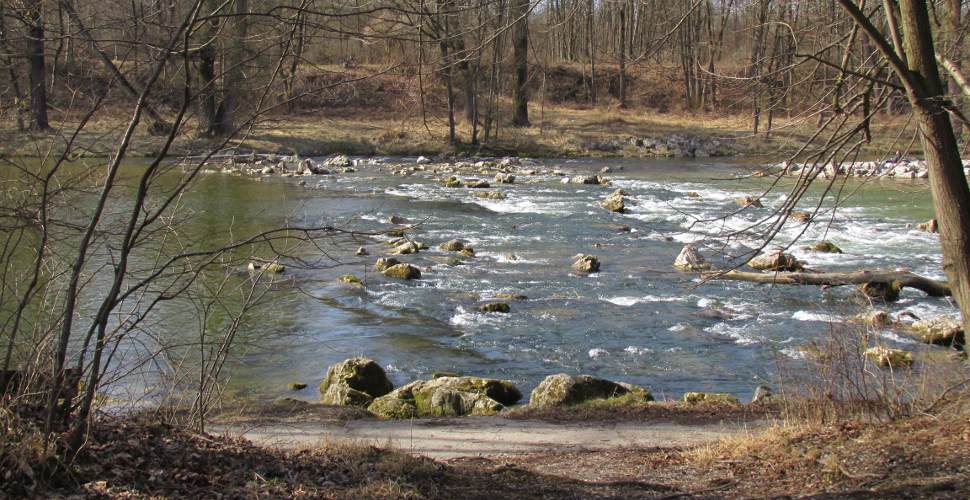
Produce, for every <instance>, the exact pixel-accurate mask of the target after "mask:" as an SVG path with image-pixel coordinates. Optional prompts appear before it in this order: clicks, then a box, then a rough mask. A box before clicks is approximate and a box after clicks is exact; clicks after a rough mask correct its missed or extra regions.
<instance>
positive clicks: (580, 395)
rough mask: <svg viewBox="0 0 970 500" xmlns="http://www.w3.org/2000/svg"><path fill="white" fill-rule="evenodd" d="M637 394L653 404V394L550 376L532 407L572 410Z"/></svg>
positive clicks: (531, 401)
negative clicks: (589, 402) (568, 408)
mask: <svg viewBox="0 0 970 500" xmlns="http://www.w3.org/2000/svg"><path fill="white" fill-rule="evenodd" d="M627 394H633V395H635V396H637V398H638V399H640V400H642V401H653V396H652V395H651V394H650V391H648V390H646V389H644V388H642V387H637V386H634V385H629V384H621V383H618V382H613V381H610V380H606V379H602V378H597V377H593V376H590V375H577V376H575V377H571V376H569V375H566V374H565V373H559V374H556V375H550V376H548V377H546V378H545V379H543V380H542V382H540V383H539V385H538V386H537V387H536V388H535V389H534V390H533V391H532V395H531V396H530V397H529V405H530V406H535V407H550V406H570V405H575V404H580V403H585V402H587V401H591V400H595V399H612V398H617V397H621V396H626V395H627Z"/></svg>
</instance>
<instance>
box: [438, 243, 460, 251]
mask: <svg viewBox="0 0 970 500" xmlns="http://www.w3.org/2000/svg"><path fill="white" fill-rule="evenodd" d="M439 248H441V249H442V250H444V251H446V252H460V251H462V250H464V249H465V243H463V242H462V241H460V240H448V241H446V242H444V243H442V244H441V246H440V247H439Z"/></svg>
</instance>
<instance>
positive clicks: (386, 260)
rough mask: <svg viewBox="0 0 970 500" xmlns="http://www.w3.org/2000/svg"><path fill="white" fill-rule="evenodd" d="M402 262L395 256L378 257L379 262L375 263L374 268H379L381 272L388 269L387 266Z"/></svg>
mask: <svg viewBox="0 0 970 500" xmlns="http://www.w3.org/2000/svg"><path fill="white" fill-rule="evenodd" d="M400 263H401V262H400V261H398V260H397V259H395V258H393V257H381V258H379V259H377V262H375V263H374V269H377V270H378V271H380V272H384V271H386V270H387V268H389V267H393V266H396V265H398V264H400Z"/></svg>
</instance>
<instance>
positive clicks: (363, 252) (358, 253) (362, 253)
mask: <svg viewBox="0 0 970 500" xmlns="http://www.w3.org/2000/svg"><path fill="white" fill-rule="evenodd" d="M354 255H356V256H358V257H363V256H365V255H369V254H368V253H367V249H366V248H364V247H360V248H358V249H357V251H356V252H355V253H354Z"/></svg>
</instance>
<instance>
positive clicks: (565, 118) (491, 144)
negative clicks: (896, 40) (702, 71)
mask: <svg viewBox="0 0 970 500" xmlns="http://www.w3.org/2000/svg"><path fill="white" fill-rule="evenodd" d="M531 112H532V115H531V116H532V117H533V119H532V126H531V127H524V128H512V127H509V126H504V125H502V126H500V128H499V129H498V131H497V136H496V137H495V139H493V140H490V141H488V143H487V144H485V145H480V146H478V145H471V144H468V139H467V138H468V137H470V135H471V134H470V130H464V129H463V128H462V127H459V129H458V135H459V138H465V139H460V140H459V145H457V146H451V145H449V144H448V139H447V138H448V130H447V122H446V120H442V118H441V117H440V116H433V115H432V116H428V117H427V118H426V119H422V117H421V116H420V115H413V114H408V115H400V116H398V115H395V114H392V113H374V112H370V111H367V110H365V109H361V108H334V109H326V110H321V111H320V112H317V113H314V114H305V113H304V114H301V113H294V114H289V115H286V116H275V115H271V116H267V117H263V118H260V119H259V121H257V122H256V123H255V124H254V125H252V126H251V127H246V128H244V129H243V130H242V131H241V132H240V133H239V134H238V135H237V136H236V137H234V138H233V140H231V141H223V140H213V139H205V138H200V137H198V135H197V133H196V132H195V130H194V125H193V124H192V123H190V124H189V125H188V126H187V127H186V131H185V133H183V134H181V135H179V136H177V137H176V139H175V141H174V143H173V144H172V147H171V148H170V150H169V152H168V154H169V155H170V156H173V157H180V156H184V155H200V154H207V153H209V152H210V151H212V150H227V151H234V152H237V153H242V152H244V153H249V152H255V153H257V154H281V155H293V154H296V155H299V156H301V157H314V156H327V155H332V154H347V155H360V156H369V155H384V156H417V155H443V154H448V153H456V152H465V153H468V154H480V155H484V156H524V157H534V158H540V157H546V158H570V157H580V156H584V157H589V156H593V157H639V158H694V157H720V158H727V157H744V158H764V159H766V161H772V160H773V161H778V159H779V158H785V157H787V156H788V155H789V154H791V153H792V152H794V151H795V150H796V149H797V148H798V147H799V146H800V145H802V144H803V143H804V142H805V141H806V140H807V139H808V138H809V137H810V136H811V135H812V133H814V132H815V126H814V123H809V120H806V119H801V120H797V119H790V120H782V119H779V120H778V121H777V122H776V126H775V130H774V131H773V133H772V135H771V136H770V137H767V136H765V135H764V134H760V135H753V134H751V131H750V123H749V122H750V117H748V116H740V115H737V116H731V115H728V116H724V115H718V116H712V115H703V114H677V113H659V112H656V111H650V110H621V109H588V108H576V107H566V106H546V107H539V106H533V109H532V111H531ZM59 118H60V123H56V124H55V128H56V131H55V132H50V133H30V132H20V131H17V130H16V129H15V128H14V126H13V124H12V123H2V124H0V144H2V145H0V155H2V156H5V157H44V156H47V155H48V154H49V153H50V152H51V151H54V152H58V151H61V150H63V149H64V147H65V145H66V144H67V141H68V139H69V138H70V137H71V136H72V135H73V132H74V127H77V125H78V123H79V122H80V117H79V116H73V115H71V114H64V115H63V116H59ZM127 118H128V114H127V112H126V113H112V112H111V110H106V111H105V112H104V115H103V116H102V115H101V114H98V115H96V116H95V117H94V118H92V119H91V121H90V122H89V123H88V124H87V125H86V127H85V128H84V129H83V130H82V131H81V132H80V133H78V134H77V137H75V138H74V151H75V155H74V156H86V157H106V156H109V155H110V154H112V153H113V150H114V148H115V147H116V146H117V138H118V137H120V136H121V134H122V132H123V131H124V129H125V127H126V126H127V121H126V120H127ZM907 123H908V122H905V121H904V120H903V119H901V118H886V119H883V120H880V121H879V122H878V124H875V125H874V127H873V136H874V138H875V139H874V141H873V142H872V143H871V144H869V145H866V146H864V147H863V149H862V153H863V155H864V156H868V157H873V158H878V157H882V156H885V155H886V154H887V153H888V152H891V151H894V150H896V149H905V146H906V144H897V143H896V141H897V138H898V137H899V131H900V130H901V129H905V128H906V127H907V126H909V125H907ZM148 132H149V131H148V125H147V124H141V125H140V126H139V128H138V129H137V130H136V132H135V134H134V136H133V138H132V141H131V147H130V152H129V156H130V157H152V156H154V155H156V154H157V153H158V152H159V151H161V149H162V146H163V145H164V141H165V137H162V136H155V135H151V134H149V133H148ZM914 154H915V152H914Z"/></svg>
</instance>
